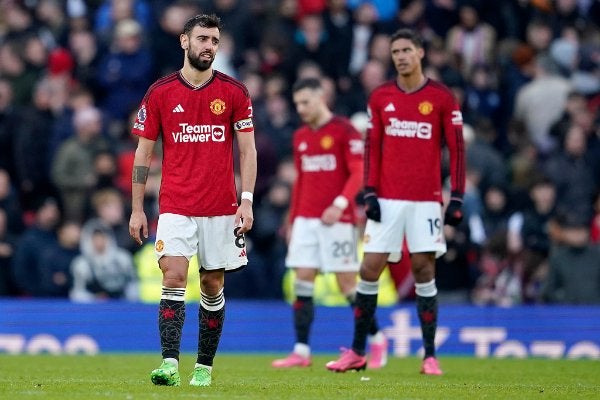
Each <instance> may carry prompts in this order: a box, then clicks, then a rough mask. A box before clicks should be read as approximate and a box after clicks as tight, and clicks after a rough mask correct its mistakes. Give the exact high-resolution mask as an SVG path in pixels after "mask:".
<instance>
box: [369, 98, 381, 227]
mask: <svg viewBox="0 0 600 400" xmlns="http://www.w3.org/2000/svg"><path fill="white" fill-rule="evenodd" d="M372 99H373V98H371V99H369V105H368V107H367V112H368V114H369V124H368V125H367V136H366V139H365V168H364V169H365V173H364V175H365V178H364V184H365V195H364V202H365V213H366V215H367V218H368V219H371V220H373V221H376V222H381V208H380V207H379V201H378V199H377V190H378V189H379V176H380V172H381V171H380V170H381V148H382V146H383V130H384V129H385V128H384V125H383V121H382V120H381V117H380V115H379V111H378V109H377V108H375V107H374V104H373V101H372Z"/></svg>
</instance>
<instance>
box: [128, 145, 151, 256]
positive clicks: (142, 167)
mask: <svg viewBox="0 0 600 400" xmlns="http://www.w3.org/2000/svg"><path fill="white" fill-rule="evenodd" d="M155 143H156V142H155V141H153V140H150V139H147V138H145V137H142V136H140V137H139V141H138V145H137V148H136V150H135V157H134V160H133V170H132V171H131V218H130V219H129V234H130V235H131V237H132V238H133V239H134V240H135V241H136V242H137V243H138V244H140V245H141V244H142V236H141V235H143V237H144V238H148V220H147V219H146V214H145V213H144V192H145V190H146V181H147V180H148V171H149V169H150V162H151V160H152V152H153V151H154V144H155ZM140 230H141V235H140Z"/></svg>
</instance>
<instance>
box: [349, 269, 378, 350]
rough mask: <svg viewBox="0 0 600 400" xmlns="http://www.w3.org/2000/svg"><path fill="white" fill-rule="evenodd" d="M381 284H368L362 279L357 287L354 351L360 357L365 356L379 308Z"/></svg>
mask: <svg viewBox="0 0 600 400" xmlns="http://www.w3.org/2000/svg"><path fill="white" fill-rule="evenodd" d="M378 291H379V282H377V281H376V282H367V281H363V280H362V279H361V280H360V281H359V282H358V285H357V286H356V302H355V305H354V339H353V341H352V349H353V350H354V351H355V352H356V353H357V354H359V355H361V356H362V355H364V354H365V348H366V347H367V335H368V334H369V330H370V328H371V325H372V324H373V319H374V316H375V310H376V308H377V293H378Z"/></svg>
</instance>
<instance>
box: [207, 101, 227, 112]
mask: <svg viewBox="0 0 600 400" xmlns="http://www.w3.org/2000/svg"><path fill="white" fill-rule="evenodd" d="M226 108H227V107H226V106H225V102H224V101H223V100H221V99H214V100H213V101H211V102H210V111H212V113H213V114H215V115H221V114H223V113H224V112H225V109H226Z"/></svg>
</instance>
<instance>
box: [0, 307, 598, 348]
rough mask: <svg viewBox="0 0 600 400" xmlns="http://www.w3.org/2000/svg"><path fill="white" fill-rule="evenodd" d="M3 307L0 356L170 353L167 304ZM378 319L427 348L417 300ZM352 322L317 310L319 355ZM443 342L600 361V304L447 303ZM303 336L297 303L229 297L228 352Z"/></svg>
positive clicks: (410, 343) (191, 310)
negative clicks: (161, 321) (165, 348)
mask: <svg viewBox="0 0 600 400" xmlns="http://www.w3.org/2000/svg"><path fill="white" fill-rule="evenodd" d="M0 311H1V312H0V353H10V354H22V353H30V354H35V353H55V354H63V353H67V354H69V353H87V354H97V353H106V352H156V353H159V352H160V344H159V338H158V325H157V315H158V306H157V305H153V304H150V305H149V304H139V303H127V302H103V303H96V304H74V303H70V302H68V301H42V300H3V301H0ZM186 315H187V317H186V322H185V326H184V335H183V338H182V351H184V352H195V351H196V346H197V332H198V328H197V326H198V304H196V303H189V304H187V306H186ZM377 318H378V321H379V323H380V326H381V327H382V328H383V330H384V332H385V334H386V335H387V336H388V338H389V339H390V352H391V353H392V354H393V355H395V356H397V357H404V356H409V355H417V354H420V352H421V351H422V349H421V332H420V328H419V322H418V320H417V316H416V312H415V309H414V305H413V304H402V305H398V306H395V307H380V308H379V309H378V311H377ZM352 329H353V321H352V314H351V311H350V308H349V307H317V308H316V316H315V322H314V325H313V328H312V332H313V333H312V337H311V347H312V350H313V352H315V353H335V352H337V351H338V350H339V348H340V347H341V346H346V347H348V346H349V345H350V344H351V340H352ZM436 341H437V346H438V349H439V350H438V352H439V354H445V355H468V356H469V355H470V356H475V357H545V358H583V357H585V358H592V359H600V307H593V306H580V307H567V306H557V307H547V306H532V307H512V308H497V307H475V306H444V305H442V306H440V313H439V323H438V333H437V337H436ZM293 342H294V332H293V324H292V316H291V310H290V307H289V305H288V304H287V303H284V302H260V301H234V300H230V301H227V303H226V319H225V326H224V330H223V337H222V340H221V344H220V346H219V351H220V352H250V353H257V352H269V353H286V352H288V351H290V349H291V348H292V346H293Z"/></svg>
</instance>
